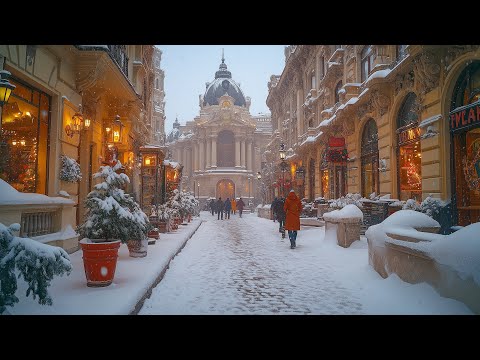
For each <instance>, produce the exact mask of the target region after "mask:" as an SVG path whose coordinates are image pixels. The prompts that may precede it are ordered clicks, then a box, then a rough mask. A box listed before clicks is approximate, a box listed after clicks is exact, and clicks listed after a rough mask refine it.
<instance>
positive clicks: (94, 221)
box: [78, 161, 149, 242]
mask: <svg viewBox="0 0 480 360" xmlns="http://www.w3.org/2000/svg"><path fill="white" fill-rule="evenodd" d="M121 167H122V164H121V163H120V161H118V162H117V163H116V165H115V166H113V167H110V166H101V167H100V172H98V173H95V174H94V175H93V177H94V178H101V179H103V182H101V183H100V184H97V185H95V188H94V190H93V191H91V192H90V193H89V194H88V196H87V199H86V200H85V207H86V209H87V210H86V217H85V222H84V223H83V224H81V225H79V227H78V232H79V233H80V235H81V237H85V238H89V239H94V240H98V239H103V241H114V240H117V239H118V240H121V241H122V242H126V241H128V240H132V239H142V238H143V237H145V236H146V234H147V231H148V229H149V220H148V217H147V216H146V215H145V213H144V212H143V211H142V210H141V209H140V206H138V204H137V203H136V202H135V200H134V199H133V198H132V197H131V196H130V195H128V194H125V191H124V190H123V189H122V188H123V187H125V185H126V184H127V183H129V182H130V179H129V178H128V176H127V175H125V174H117V173H116V171H117V170H119V169H120V168H121Z"/></svg>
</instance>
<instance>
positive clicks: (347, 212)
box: [323, 204, 363, 221]
mask: <svg viewBox="0 0 480 360" xmlns="http://www.w3.org/2000/svg"><path fill="white" fill-rule="evenodd" d="M323 218H324V219H325V220H327V221H328V220H334V219H345V218H358V219H361V220H363V213H362V210H360V209H359V208H358V206H356V205H353V204H350V205H346V206H344V207H343V208H342V209H340V210H333V211H330V212H327V213H325V214H323Z"/></svg>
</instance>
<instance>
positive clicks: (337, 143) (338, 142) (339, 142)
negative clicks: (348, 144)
mask: <svg viewBox="0 0 480 360" xmlns="http://www.w3.org/2000/svg"><path fill="white" fill-rule="evenodd" d="M328 146H329V147H344V146H345V138H343V137H338V138H337V137H331V138H329V139H328Z"/></svg>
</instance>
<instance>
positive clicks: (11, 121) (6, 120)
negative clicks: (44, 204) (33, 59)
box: [0, 78, 50, 194]
mask: <svg viewBox="0 0 480 360" xmlns="http://www.w3.org/2000/svg"><path fill="white" fill-rule="evenodd" d="M10 82H11V83H13V84H15V85H16V88H15V90H14V91H13V92H12V95H11V97H10V99H9V101H8V103H7V104H5V105H4V107H3V112H2V137H3V140H4V141H5V143H6V144H5V146H1V147H0V178H1V179H3V180H5V181H6V182H7V183H9V184H10V185H11V186H13V187H14V188H15V189H17V190H18V191H20V192H36V193H40V194H46V191H47V180H48V179H47V168H48V136H49V120H50V97H49V96H48V95H47V94H45V93H42V92H41V91H38V90H36V89H34V88H32V87H30V86H28V85H26V84H23V83H21V82H19V81H18V80H16V79H14V78H11V79H10Z"/></svg>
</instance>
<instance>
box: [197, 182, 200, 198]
mask: <svg viewBox="0 0 480 360" xmlns="http://www.w3.org/2000/svg"><path fill="white" fill-rule="evenodd" d="M197 188H198V191H197V196H198V201H200V183H197Z"/></svg>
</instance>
